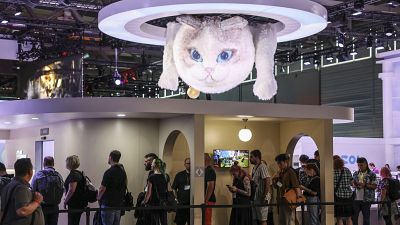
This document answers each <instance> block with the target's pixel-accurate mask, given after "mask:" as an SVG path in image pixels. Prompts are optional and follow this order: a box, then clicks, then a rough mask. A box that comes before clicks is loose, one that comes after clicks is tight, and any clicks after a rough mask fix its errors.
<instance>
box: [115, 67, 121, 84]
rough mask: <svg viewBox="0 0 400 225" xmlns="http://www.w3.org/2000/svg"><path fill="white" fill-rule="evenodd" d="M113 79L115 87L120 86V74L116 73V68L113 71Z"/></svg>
mask: <svg viewBox="0 0 400 225" xmlns="http://www.w3.org/2000/svg"><path fill="white" fill-rule="evenodd" d="M113 79H114V83H115V85H117V86H119V85H121V84H122V81H121V74H119V73H118V70H117V68H115V71H114V73H113Z"/></svg>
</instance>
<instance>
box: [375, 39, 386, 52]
mask: <svg viewBox="0 0 400 225" xmlns="http://www.w3.org/2000/svg"><path fill="white" fill-rule="evenodd" d="M375 48H376V50H383V49H385V45H384V44H383V42H382V41H380V40H379V39H376V44H375Z"/></svg>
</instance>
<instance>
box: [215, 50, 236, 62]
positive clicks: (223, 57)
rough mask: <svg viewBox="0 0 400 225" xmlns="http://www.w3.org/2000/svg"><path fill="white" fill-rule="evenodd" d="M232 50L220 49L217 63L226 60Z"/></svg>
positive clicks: (228, 58) (229, 57)
mask: <svg viewBox="0 0 400 225" xmlns="http://www.w3.org/2000/svg"><path fill="white" fill-rule="evenodd" d="M232 55H233V51H232V50H225V51H222V52H221V53H220V54H219V55H218V57H217V63H223V62H227V61H229V60H230V59H231V58H232Z"/></svg>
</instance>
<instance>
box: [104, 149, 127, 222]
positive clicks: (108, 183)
mask: <svg viewBox="0 0 400 225" xmlns="http://www.w3.org/2000/svg"><path fill="white" fill-rule="evenodd" d="M120 159H121V152H119V151H117V150H114V151H112V152H111V153H110V156H109V157H108V164H110V168H109V169H108V170H107V171H106V172H105V173H104V175H103V180H102V181H101V186H100V188H99V194H98V196H97V200H99V202H100V206H101V208H107V207H122V206H123V200H124V196H125V192H126V187H127V177H126V173H125V169H124V167H123V165H122V164H120V163H119V160H120ZM120 218H121V210H104V211H101V221H102V223H103V225H119V224H120Z"/></svg>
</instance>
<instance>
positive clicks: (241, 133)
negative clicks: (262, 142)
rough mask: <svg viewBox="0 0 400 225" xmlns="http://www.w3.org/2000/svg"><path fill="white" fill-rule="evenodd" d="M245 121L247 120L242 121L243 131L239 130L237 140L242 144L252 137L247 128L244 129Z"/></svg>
mask: <svg viewBox="0 0 400 225" xmlns="http://www.w3.org/2000/svg"><path fill="white" fill-rule="evenodd" d="M247 120H248V119H243V122H244V128H243V129H240V131H239V134H238V136H239V139H240V140H241V141H243V142H248V141H250V140H251V138H252V137H253V134H252V132H251V130H250V129H248V128H247V127H246V122H247Z"/></svg>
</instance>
